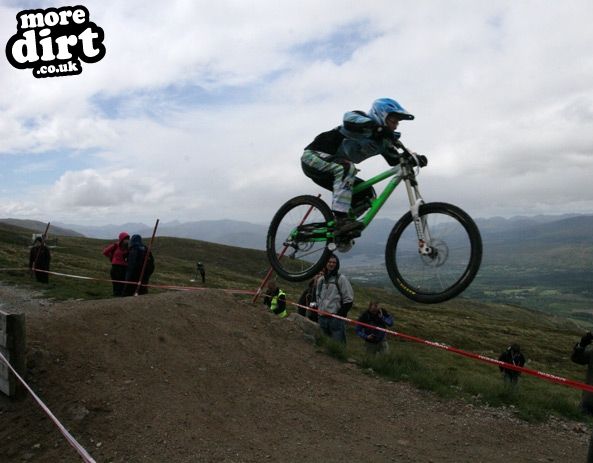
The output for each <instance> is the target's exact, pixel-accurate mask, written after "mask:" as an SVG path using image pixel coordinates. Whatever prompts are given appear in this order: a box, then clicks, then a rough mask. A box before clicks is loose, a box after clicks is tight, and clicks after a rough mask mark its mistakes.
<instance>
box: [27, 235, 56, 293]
mask: <svg viewBox="0 0 593 463" xmlns="http://www.w3.org/2000/svg"><path fill="white" fill-rule="evenodd" d="M50 261H51V253H50V252H49V248H48V247H47V246H46V245H45V241H44V240H43V238H42V237H41V236H38V237H37V238H35V241H34V242H33V246H32V247H31V251H30V252H29V268H30V269H31V271H32V272H34V273H35V279H36V280H37V281H38V282H39V283H48V282H49V275H48V274H47V273H45V272H48V271H49V263H50ZM38 270H45V272H39V271H38Z"/></svg>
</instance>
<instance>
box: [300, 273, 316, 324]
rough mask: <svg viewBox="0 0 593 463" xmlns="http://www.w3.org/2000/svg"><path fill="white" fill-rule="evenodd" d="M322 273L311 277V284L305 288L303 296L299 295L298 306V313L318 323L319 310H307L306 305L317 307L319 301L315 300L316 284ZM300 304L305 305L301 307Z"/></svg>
mask: <svg viewBox="0 0 593 463" xmlns="http://www.w3.org/2000/svg"><path fill="white" fill-rule="evenodd" d="M321 275H322V274H319V275H317V276H315V277H314V278H312V279H311V281H309V284H308V285H307V287H306V288H305V289H304V290H303V292H302V293H301V296H300V297H299V301H298V304H299V308H298V314H299V315H302V316H303V317H306V318H308V319H309V320H311V321H314V322H315V323H317V321H318V319H319V316H318V314H317V312H315V311H313V310H307V309H305V308H304V307H314V308H316V307H317V303H316V301H315V290H316V286H317V280H318V278H320V277H321ZM300 306H304V307H300Z"/></svg>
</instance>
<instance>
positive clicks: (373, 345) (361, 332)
mask: <svg viewBox="0 0 593 463" xmlns="http://www.w3.org/2000/svg"><path fill="white" fill-rule="evenodd" d="M358 321H359V322H361V323H365V324H367V325H373V326H378V327H379V328H387V327H388V326H393V317H392V316H391V315H390V314H389V312H387V310H385V309H381V308H380V307H379V303H378V302H374V301H371V302H369V308H368V309H367V310H366V311H364V312H363V313H362V314H361V315H360V317H358ZM356 334H357V336H359V337H360V338H362V339H364V340H365V347H366V349H367V352H368V353H369V354H378V353H381V352H387V351H388V350H389V345H388V344H387V339H386V335H385V332H384V331H380V330H374V329H373V328H370V327H366V326H362V325H356Z"/></svg>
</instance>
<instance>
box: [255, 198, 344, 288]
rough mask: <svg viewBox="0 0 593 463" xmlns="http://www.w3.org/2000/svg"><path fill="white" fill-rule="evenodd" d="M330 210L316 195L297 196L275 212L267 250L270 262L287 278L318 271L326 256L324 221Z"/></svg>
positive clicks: (329, 214)
mask: <svg viewBox="0 0 593 463" xmlns="http://www.w3.org/2000/svg"><path fill="white" fill-rule="evenodd" d="M331 220H333V214H332V212H331V210H330V208H329V207H328V205H327V204H325V202H323V201H322V200H321V199H319V198H316V197H315V196H309V195H304V196H297V197H296V198H292V199H291V200H289V201H288V202H286V203H285V204H284V205H283V206H282V207H281V208H280V209H279V210H278V212H276V215H274V218H273V219H272V222H271V223H270V228H269V229H268V237H267V240H266V251H267V254H268V260H269V261H270V265H271V266H272V268H273V269H274V270H275V271H276V273H277V274H278V275H279V276H280V277H282V278H284V279H285V280H288V281H303V280H306V279H308V278H311V277H312V276H314V275H315V274H317V273H318V272H319V271H320V270H321V269H322V268H323V266H324V265H325V263H326V261H327V259H328V258H329V255H330V251H329V249H328V248H327V241H328V228H327V222H330V221H331Z"/></svg>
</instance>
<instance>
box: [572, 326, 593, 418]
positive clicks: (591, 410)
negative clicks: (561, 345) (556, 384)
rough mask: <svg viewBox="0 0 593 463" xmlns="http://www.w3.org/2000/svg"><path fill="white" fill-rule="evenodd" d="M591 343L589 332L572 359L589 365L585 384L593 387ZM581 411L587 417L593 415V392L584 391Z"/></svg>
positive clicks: (584, 336)
mask: <svg viewBox="0 0 593 463" xmlns="http://www.w3.org/2000/svg"><path fill="white" fill-rule="evenodd" d="M591 341H593V334H591V332H590V331H588V332H587V333H585V334H584V335H583V336H582V337H581V340H580V341H579V342H577V343H576V344H575V346H574V348H573V349H572V355H571V356H570V359H571V360H572V361H573V362H575V363H578V364H579V365H587V376H586V379H585V382H586V383H587V384H589V385H590V386H593V355H592V354H593V351H592V350H591V348H589V347H588V346H589V345H590V344H591ZM581 410H582V412H583V413H585V414H586V415H593V392H588V391H583V395H582V396H581Z"/></svg>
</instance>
